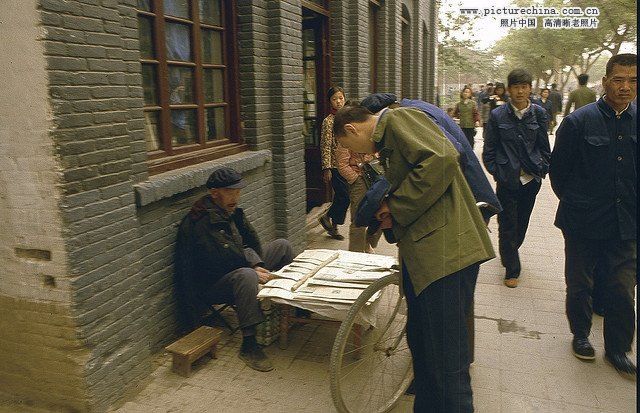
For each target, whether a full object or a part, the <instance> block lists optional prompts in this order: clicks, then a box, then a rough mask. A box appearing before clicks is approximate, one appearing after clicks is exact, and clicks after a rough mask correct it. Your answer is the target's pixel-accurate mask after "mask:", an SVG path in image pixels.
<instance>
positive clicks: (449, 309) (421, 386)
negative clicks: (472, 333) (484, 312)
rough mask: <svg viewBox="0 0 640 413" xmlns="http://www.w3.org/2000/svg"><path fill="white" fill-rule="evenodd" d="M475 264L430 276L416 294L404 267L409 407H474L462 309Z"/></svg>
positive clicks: (459, 412) (468, 301)
mask: <svg viewBox="0 0 640 413" xmlns="http://www.w3.org/2000/svg"><path fill="white" fill-rule="evenodd" d="M479 269H480V266H479V264H473V265H470V266H469V267H466V268H464V269H462V270H460V271H457V272H455V273H453V274H450V275H447V276H446V277H443V278H441V279H439V280H437V281H434V282H433V283H432V284H430V285H429V286H428V287H427V288H425V289H424V290H423V291H422V292H421V293H420V294H419V295H418V296H416V295H415V293H414V289H413V284H412V283H411V280H410V278H409V274H408V273H407V271H406V268H403V271H402V277H403V279H402V282H403V288H404V292H405V296H406V298H407V306H408V315H407V342H408V344H409V349H410V350H411V355H412V357H413V372H414V386H415V387H414V388H415V395H416V397H415V401H414V405H413V411H414V412H416V413H417V412H420V413H423V412H456V413H467V412H473V394H472V391H471V377H470V375H469V365H470V362H471V361H470V350H469V339H468V332H467V322H466V318H467V317H466V314H467V313H468V312H469V311H470V307H471V306H472V305H473V293H474V290H475V285H476V281H477V279H478V271H479Z"/></svg>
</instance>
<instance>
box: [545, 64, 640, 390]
mask: <svg viewBox="0 0 640 413" xmlns="http://www.w3.org/2000/svg"><path fill="white" fill-rule="evenodd" d="M636 70H637V55H635V54H630V53H625V54H619V55H615V56H613V57H611V58H610V59H609V61H608V62H607V66H606V73H605V76H604V77H603V78H602V86H603V89H604V92H605V93H604V96H603V97H601V98H600V99H599V100H598V101H597V102H594V103H590V104H587V105H585V106H583V107H581V108H580V109H578V110H576V111H574V112H573V113H571V114H570V115H569V116H567V117H566V118H564V120H563V121H562V123H561V124H560V127H558V130H557V132H556V142H555V146H554V148H553V153H552V156H551V169H550V178H551V186H552V188H553V190H554V192H555V194H556V195H557V196H558V198H559V199H560V203H559V206H558V210H557V212H556V219H555V225H556V226H557V227H558V228H560V229H561V230H562V235H563V237H564V242H565V281H566V288H567V291H566V311H567V318H568V320H569V327H570V328H571V333H572V334H573V340H572V350H573V354H574V355H575V356H576V357H577V358H579V359H582V360H593V359H594V358H595V350H594V348H593V346H592V345H591V343H590V342H589V334H590V332H591V318H592V307H591V306H592V301H591V300H592V298H591V295H592V288H593V279H594V270H595V269H596V267H597V266H602V271H603V274H604V277H603V284H602V288H603V296H604V351H605V354H604V358H605V360H606V361H607V362H608V363H610V364H611V365H612V366H613V367H614V368H615V369H616V370H617V371H618V372H619V373H621V374H623V375H625V376H627V377H629V378H632V379H634V380H635V378H636V366H635V364H634V363H633V362H632V361H631V360H630V359H629V357H628V356H627V353H628V352H629V351H630V350H631V345H632V343H633V336H634V333H635V325H636V322H635V298H634V289H635V287H636V283H637V281H636V276H637V272H636V271H637V262H636V259H637V245H636V242H637V168H638V161H637V159H638V155H637V147H638V146H637V107H636V104H635V103H633V101H634V99H635V98H636V95H637V81H638V79H637V73H636Z"/></svg>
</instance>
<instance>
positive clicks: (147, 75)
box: [142, 64, 158, 106]
mask: <svg viewBox="0 0 640 413" xmlns="http://www.w3.org/2000/svg"><path fill="white" fill-rule="evenodd" d="M156 79H158V76H157V68H156V66H155V65H145V64H143V65H142V89H143V90H144V104H145V105H148V106H154V105H157V104H158V96H157V94H156V90H157V86H156Z"/></svg>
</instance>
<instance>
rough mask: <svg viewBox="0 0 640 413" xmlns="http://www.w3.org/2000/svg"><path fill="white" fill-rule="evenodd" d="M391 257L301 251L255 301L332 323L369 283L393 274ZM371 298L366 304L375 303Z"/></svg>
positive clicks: (339, 252) (314, 250) (328, 251)
mask: <svg viewBox="0 0 640 413" xmlns="http://www.w3.org/2000/svg"><path fill="white" fill-rule="evenodd" d="M397 264H398V262H397V260H396V259H395V258H394V257H388V256H385V255H377V254H365V253H358V252H351V251H342V250H338V251H335V250H325V249H313V250H305V251H304V252H302V253H301V254H300V255H298V256H297V257H296V258H295V259H294V260H293V262H292V263H291V264H289V265H287V266H286V267H284V268H282V269H281V270H280V271H277V272H274V273H273V274H274V275H276V276H277V277H278V278H276V279H273V280H271V281H269V282H267V283H266V284H265V285H264V287H263V288H262V289H261V290H260V292H259V293H258V298H269V299H271V300H273V301H275V302H279V303H283V304H289V305H292V306H294V307H300V308H304V309H307V310H310V311H312V312H314V313H318V314H321V315H324V316H326V317H329V318H333V319H339V320H341V319H343V318H344V316H345V315H346V311H347V310H348V309H349V307H350V306H351V305H352V304H353V303H354V302H355V300H356V299H357V298H358V297H359V296H360V293H362V290H364V289H365V288H367V287H368V286H369V285H370V284H371V283H372V282H374V281H376V280H378V279H380V278H382V277H385V276H387V275H390V274H393V273H394V272H396V268H397ZM378 297H379V294H374V295H373V297H371V299H370V300H369V304H373V303H375V301H376V300H377V299H378Z"/></svg>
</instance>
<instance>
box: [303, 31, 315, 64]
mask: <svg viewBox="0 0 640 413" xmlns="http://www.w3.org/2000/svg"><path fill="white" fill-rule="evenodd" d="M302 51H303V53H304V57H313V56H315V55H316V38H315V34H314V32H313V29H305V30H303V31H302Z"/></svg>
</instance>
